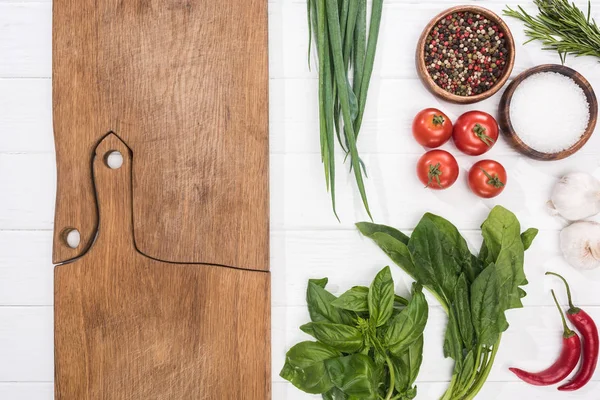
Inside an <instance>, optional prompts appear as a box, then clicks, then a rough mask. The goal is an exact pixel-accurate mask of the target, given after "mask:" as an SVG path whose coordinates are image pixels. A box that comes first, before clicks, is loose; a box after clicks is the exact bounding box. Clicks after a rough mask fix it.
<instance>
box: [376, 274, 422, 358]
mask: <svg viewBox="0 0 600 400" xmlns="http://www.w3.org/2000/svg"><path fill="white" fill-rule="evenodd" d="M412 292H413V296H412V299H410V301H409V303H408V306H407V307H406V308H405V309H404V310H402V311H401V312H400V313H399V314H398V315H397V316H395V317H394V318H393V319H392V320H391V321H390V322H389V324H388V328H387V329H386V330H385V333H384V338H383V342H384V344H385V345H386V346H387V347H388V350H389V351H390V352H391V353H392V354H393V355H395V356H396V357H401V356H402V354H403V353H404V352H405V351H406V350H408V348H409V347H410V346H411V345H412V344H413V343H414V342H415V341H416V340H417V339H419V337H420V336H421V335H422V334H423V330H424V329H425V325H426V324H427V317H428V314H429V309H428V307H427V300H425V296H424V295H423V287H422V286H421V285H419V284H417V283H414V284H413V290H412Z"/></svg>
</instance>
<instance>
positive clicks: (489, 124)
mask: <svg viewBox="0 0 600 400" xmlns="http://www.w3.org/2000/svg"><path fill="white" fill-rule="evenodd" d="M452 138H454V144H456V147H457V148H458V149H459V150H460V151H462V152H463V153H465V154H469V155H471V156H479V155H481V154H483V153H485V152H486V151H488V150H489V149H491V148H492V146H493V145H494V144H495V143H496V141H497V140H498V123H497V122H496V120H495V119H494V117H492V116H491V115H490V114H488V113H484V112H483V111H469V112H467V113H464V114H463V115H461V116H460V117H458V119H457V120H456V123H455V124H454V129H453V130H452Z"/></svg>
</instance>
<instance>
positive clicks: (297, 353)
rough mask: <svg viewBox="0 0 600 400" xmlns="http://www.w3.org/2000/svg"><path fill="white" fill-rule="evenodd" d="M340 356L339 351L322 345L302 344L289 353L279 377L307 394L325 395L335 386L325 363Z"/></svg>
mask: <svg viewBox="0 0 600 400" xmlns="http://www.w3.org/2000/svg"><path fill="white" fill-rule="evenodd" d="M339 356H341V353H340V352H339V351H337V350H335V349H333V348H331V347H329V346H326V345H324V344H322V343H318V342H301V343H298V344H297V345H295V346H294V347H292V348H291V349H290V350H289V351H288V352H287V354H286V361H285V364H284V366H283V369H282V370H281V372H280V373H279V375H280V376H281V377H282V378H283V379H286V380H288V381H289V382H291V383H292V384H293V385H294V386H296V387H297V388H298V389H300V390H302V391H304V392H306V393H313V394H319V393H325V392H327V391H329V390H330V389H331V388H333V386H334V384H333V381H332V380H331V379H330V377H329V374H328V373H327V369H326V368H325V362H324V361H325V360H328V359H332V358H336V357H339Z"/></svg>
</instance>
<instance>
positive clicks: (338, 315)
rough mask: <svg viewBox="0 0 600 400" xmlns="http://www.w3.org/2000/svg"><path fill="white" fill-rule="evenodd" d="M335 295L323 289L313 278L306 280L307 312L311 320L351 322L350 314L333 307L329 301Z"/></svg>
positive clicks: (333, 298)
mask: <svg viewBox="0 0 600 400" xmlns="http://www.w3.org/2000/svg"><path fill="white" fill-rule="evenodd" d="M335 299H336V297H335V296H334V295H333V294H331V293H329V292H328V291H327V290H325V289H324V288H323V287H322V286H320V284H318V283H315V281H314V280H310V281H308V288H307V290H306V303H307V304H308V313H309V314H310V319H311V321H313V322H321V321H323V322H333V323H336V324H352V322H353V319H352V315H351V314H350V313H349V312H347V311H345V310H340V309H339V308H335V307H334V306H332V305H331V303H332V302H333V301H334V300H335Z"/></svg>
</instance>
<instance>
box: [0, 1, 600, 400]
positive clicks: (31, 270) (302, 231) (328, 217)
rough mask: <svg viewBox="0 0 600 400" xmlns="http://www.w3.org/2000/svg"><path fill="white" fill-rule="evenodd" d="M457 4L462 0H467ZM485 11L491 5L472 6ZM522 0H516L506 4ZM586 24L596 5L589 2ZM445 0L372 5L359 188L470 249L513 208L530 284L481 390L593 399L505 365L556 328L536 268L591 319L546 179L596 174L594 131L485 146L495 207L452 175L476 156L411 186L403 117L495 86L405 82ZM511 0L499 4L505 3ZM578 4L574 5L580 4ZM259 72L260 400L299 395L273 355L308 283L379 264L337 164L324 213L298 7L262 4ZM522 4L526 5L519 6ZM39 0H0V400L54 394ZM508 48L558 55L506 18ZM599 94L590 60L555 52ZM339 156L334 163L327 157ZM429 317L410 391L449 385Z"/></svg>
mask: <svg viewBox="0 0 600 400" xmlns="http://www.w3.org/2000/svg"><path fill="white" fill-rule="evenodd" d="M468 2H470V1H464V3H468ZM477 3H478V4H480V5H483V6H486V7H488V8H490V9H492V10H494V11H496V12H500V11H501V10H502V8H503V7H504V4H505V1H478V2H477ZM520 3H521V4H530V1H529V0H522V1H520ZM592 3H593V5H594V6H595V10H594V15H595V16H596V18H597V19H600V0H593V1H592ZM455 4H456V2H455V1H451V0H431V1H425V2H422V1H418V0H386V3H385V7H384V12H383V21H382V27H381V34H380V44H379V47H378V52H377V59H376V62H375V71H374V76H373V79H372V82H371V89H370V93H369V101H368V106H367V111H366V115H365V122H364V128H363V131H362V133H361V138H360V141H359V149H360V150H361V151H362V156H363V159H364V161H365V162H366V164H367V167H368V172H369V176H370V179H369V180H368V181H367V189H368V193H369V195H370V201H371V206H372V210H373V214H374V217H375V219H376V221H377V222H381V223H386V224H389V225H392V226H395V227H398V228H401V229H403V230H410V229H411V228H412V227H414V225H415V224H416V223H417V221H418V220H419V218H420V217H421V215H422V214H423V213H424V212H426V211H431V212H434V213H437V214H440V215H442V216H444V217H446V218H447V219H449V220H451V221H453V222H454V223H455V224H456V225H457V226H458V227H459V228H460V229H461V230H462V231H463V233H464V234H465V236H466V237H467V238H468V239H469V241H470V243H471V244H472V245H473V246H474V248H478V246H479V244H480V238H479V236H480V235H479V232H478V227H479V225H480V224H481V222H482V221H483V220H484V218H485V217H486V215H487V213H488V211H489V210H490V209H491V207H493V206H494V205H495V204H502V205H504V206H505V207H507V208H509V209H511V210H512V211H514V212H515V213H516V214H517V215H518V217H519V219H520V221H521V222H522V224H523V226H524V227H529V226H535V227H537V228H539V229H540V235H539V237H538V239H537V240H536V242H535V245H534V247H533V248H532V249H531V250H530V251H529V252H528V253H527V261H526V272H527V275H528V278H529V281H530V284H529V285H528V286H527V287H526V290H527V293H528V296H527V297H526V298H525V301H524V303H525V308H524V309H521V310H513V311H510V312H509V313H508V314H509V315H508V318H509V322H510V324H511V327H510V328H509V330H508V332H506V333H505V334H504V336H503V340H502V344H501V349H500V351H499V354H498V357H497V360H496V363H495V366H494V369H493V371H492V373H491V375H490V378H489V380H488V383H487V384H486V386H485V387H484V389H483V391H482V392H481V394H480V395H479V397H478V398H480V399H486V400H487V399H528V400H529V399H550V400H552V399H598V398H599V397H600V395H599V394H598V391H599V390H600V372H599V373H597V374H596V376H595V378H594V382H592V383H590V384H589V385H588V386H587V387H586V389H584V390H582V391H580V392H576V393H575V394H565V393H561V394H559V393H558V392H557V391H556V389H554V388H534V387H531V386H528V385H526V384H524V383H521V382H519V381H517V379H516V378H515V377H514V376H513V375H512V374H511V373H510V372H509V371H508V370H507V368H508V367H509V366H512V365H518V366H521V367H524V368H530V369H533V370H535V369H538V368H543V367H545V366H547V365H549V363H551V362H552V361H553V359H554V358H555V357H556V355H557V352H558V349H559V347H560V341H561V324H560V321H559V317H558V314H557V311H556V309H555V307H554V305H553V303H552V299H551V297H550V294H549V290H550V288H551V287H556V288H558V289H559V293H560V296H561V299H562V300H563V302H564V300H565V296H564V292H563V290H562V287H561V286H560V285H558V284H557V282H556V281H554V280H552V279H550V278H544V276H543V274H544V272H545V271H547V270H554V271H558V272H561V273H563V274H565V275H566V277H567V278H568V279H569V280H570V282H571V284H572V287H573V289H574V292H575V300H576V302H577V304H578V305H581V306H583V307H585V309H586V310H587V311H588V312H589V313H590V314H591V315H592V316H594V317H595V318H596V320H597V321H598V322H599V323H600V294H599V292H600V271H599V272H596V273H588V274H581V273H578V272H576V271H574V270H573V269H571V268H570V267H569V266H568V265H567V264H566V263H565V262H564V261H563V260H562V258H561V256H560V251H559V249H558V232H559V230H560V229H561V228H562V227H563V226H564V223H563V222H562V221H560V220H558V219H555V218H553V217H550V216H549V215H547V214H546V212H545V206H544V203H545V201H546V199H547V197H548V195H549V191H550V189H551V187H552V185H553V183H554V182H555V180H556V179H557V178H558V177H560V176H561V174H563V173H565V172H567V171H570V170H587V171H591V172H593V173H595V175H596V176H598V177H600V133H597V134H596V136H595V137H593V138H592V139H591V140H590V142H589V143H588V144H587V145H586V146H585V147H584V148H583V149H582V150H581V151H580V152H579V153H578V154H577V155H575V156H573V157H571V158H570V159H568V160H564V161H559V162H551V163H542V162H536V161H532V160H529V159H527V158H525V157H522V156H520V155H519V154H517V153H515V152H514V151H513V150H511V149H510V148H509V147H508V146H507V145H506V143H505V142H504V141H503V140H502V141H500V142H499V143H498V144H497V145H496V146H495V147H494V149H493V150H492V151H491V152H490V153H489V154H486V155H485V156H486V157H490V158H493V159H496V160H498V161H500V162H502V163H503V164H504V165H505V166H506V167H507V169H508V173H509V182H508V185H507V188H506V190H505V191H504V193H503V194H502V195H501V196H500V197H498V198H496V199H494V200H485V201H484V200H480V199H478V198H477V197H475V196H474V195H472V194H471V193H470V192H469V190H468V188H467V184H466V181H465V176H466V171H467V170H468V168H469V167H470V166H471V165H472V164H473V163H474V162H475V161H476V158H469V157H466V156H461V155H459V152H458V151H457V150H456V149H455V148H454V147H453V145H451V144H448V145H446V146H444V147H445V148H446V149H448V150H450V151H451V152H453V153H454V154H456V155H458V157H457V158H458V161H459V164H460V166H461V168H462V170H461V174H462V176H461V178H460V179H459V181H458V182H457V183H456V184H455V186H454V187H452V189H450V190H447V191H445V192H433V191H428V190H424V189H423V187H422V185H421V183H420V182H419V181H418V180H417V179H416V177H415V174H414V166H415V162H416V160H417V159H418V157H419V156H420V155H421V154H422V153H423V152H424V151H423V149H422V148H421V147H420V146H419V145H417V144H416V143H415V142H414V141H413V139H412V136H411V133H410V124H411V121H412V117H413V116H414V114H415V113H416V112H417V111H418V110H420V109H422V108H425V107H431V106H433V107H439V108H441V109H442V110H444V111H446V113H447V114H448V115H449V116H450V117H451V118H456V117H457V116H458V115H460V114H461V113H462V112H464V111H467V110H472V109H481V110H484V111H487V112H491V113H495V110H496V108H497V105H498V101H499V97H500V95H499V94H498V95H496V96H494V97H492V98H491V99H489V100H487V101H484V102H482V103H480V104H477V105H472V106H456V105H450V104H445V103H441V102H440V101H438V100H437V99H435V98H434V97H432V96H431V95H430V94H429V93H428V92H427V91H426V90H425V89H424V88H423V87H422V85H421V83H420V82H419V80H418V79H417V76H416V72H415V68H414V60H413V54H414V50H415V44H416V41H417V38H418V35H419V33H420V31H421V29H422V28H423V27H424V26H425V24H426V23H427V21H429V19H430V18H431V17H432V16H433V15H434V14H435V13H437V12H439V11H441V10H443V9H444V8H446V7H449V6H452V5H455ZM509 4H511V5H515V4H518V3H515V1H514V0H511V1H510V2H509ZM578 4H579V5H580V6H585V3H583V2H579V3H578ZM269 5H270V9H269V14H270V21H269V23H270V49H271V51H270V74H271V88H270V93H271V99H270V103H271V114H270V115H271V118H270V119H271V210H272V211H271V221H272V235H271V236H272V246H271V248H272V259H271V269H272V276H273V399H275V400H281V399H298V400H299V399H309V398H313V397H311V396H310V395H306V394H303V393H301V392H299V391H298V390H296V389H295V388H293V387H292V386H291V385H289V384H287V383H285V382H284V381H283V380H282V379H281V378H280V377H279V376H278V374H279V370H280V369H281V366H282V365H283V360H284V354H285V351H286V350H287V349H288V348H289V347H290V346H291V345H293V344H294V343H296V342H298V341H300V340H305V339H306V336H305V335H304V334H303V333H301V332H300V331H299V330H298V326H299V325H301V324H302V323H303V322H305V321H307V320H308V314H307V311H306V307H305V301H304V292H305V288H306V281H307V279H308V278H311V277H312V278H319V277H323V276H328V277H329V278H330V282H331V283H332V285H331V287H330V289H331V290H333V291H334V292H335V293H341V292H343V291H344V290H346V289H348V288H349V287H350V286H352V285H358V284H368V283H369V282H370V280H371V279H372V277H373V276H374V275H375V273H376V272H377V271H378V270H379V269H381V268H382V267H383V266H385V265H387V264H388V263H389V260H388V259H387V258H386V257H385V256H384V255H383V253H382V252H381V251H380V250H378V249H377V248H376V247H375V246H374V245H373V244H372V243H370V242H369V241H367V240H364V239H363V238H361V237H360V236H359V234H358V233H357V232H356V231H355V229H354V227H353V223H354V222H356V221H360V220H364V219H365V218H366V215H365V214H364V212H363V211H362V208H361V205H360V200H359V198H358V196H357V193H356V191H355V190H354V187H353V182H352V179H351V178H349V177H348V176H347V175H346V174H345V173H344V167H343V166H342V165H341V164H340V165H339V166H338V171H339V172H338V199H339V200H338V210H339V214H340V217H341V218H342V223H341V224H340V223H338V222H337V221H336V220H335V219H334V217H333V215H332V213H331V210H330V205H329V199H328V195H327V193H326V192H325V184H324V178H323V176H322V175H323V173H322V167H321V164H320V159H319V142H318V136H319V135H318V130H317V129H318V125H317V107H316V104H317V103H316V102H317V81H316V73H315V70H314V68H313V72H310V71H309V70H308V68H307V64H306V51H307V35H308V33H307V27H306V14H305V12H306V11H305V10H306V5H305V2H304V0H271V1H270V4H269ZM528 8H529V9H531V7H528ZM51 18H52V15H51V3H50V1H45V0H41V1H29V0H21V1H10V0H0V399H2V400H48V399H52V398H53V384H52V380H53V337H52V335H53V321H52V294H53V287H52V286H53V283H52V270H53V267H52V264H51V257H50V255H51V240H52V234H51V231H52V225H53V224H52V222H53V204H54V192H55V167H54V147H53V137H52V113H51V106H52V104H51V79H50V77H51V22H52V21H51ZM507 22H508V24H509V25H510V26H511V28H512V31H513V34H514V35H515V38H516V41H517V43H518V44H519V46H518V52H517V58H516V65H515V70H514V73H515V74H516V73H519V72H521V71H523V70H525V69H527V68H529V67H532V66H534V65H538V64H543V63H557V62H559V59H558V57H557V56H556V55H555V54H553V53H550V52H544V51H541V50H540V46H539V45H538V44H530V45H527V46H521V43H523V42H524V36H523V33H522V32H523V29H522V25H521V24H520V23H519V22H516V21H513V20H510V19H508V20H507ZM567 65H569V66H571V67H573V68H575V69H577V70H579V71H580V72H581V73H582V74H583V75H584V76H586V77H587V78H588V80H589V81H590V82H591V83H592V85H594V86H595V88H596V90H597V91H598V92H599V93H600V64H598V63H597V62H596V60H593V59H579V60H575V59H573V58H569V60H568V63H567ZM340 158H341V157H340ZM393 273H394V278H395V281H396V289H397V292H399V293H405V294H406V293H407V292H408V288H409V287H410V280H409V279H408V278H407V277H406V275H405V274H404V273H403V272H402V271H400V269H399V268H396V267H394V269H393ZM429 300H430V305H431V310H430V320H429V323H428V326H427V329H426V333H425V336H426V337H425V341H426V342H425V343H426V345H425V354H424V362H423V366H422V368H421V373H420V375H419V379H418V387H419V396H418V398H420V399H436V398H438V396H439V395H440V394H441V393H442V392H443V390H444V388H445V387H446V385H447V381H448V380H449V378H450V370H451V362H450V361H448V360H444V359H443V356H442V337H443V330H444V329H445V317H444V314H443V312H442V311H441V309H440V308H439V307H438V306H437V304H436V303H435V301H434V300H433V299H432V298H431V297H429Z"/></svg>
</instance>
